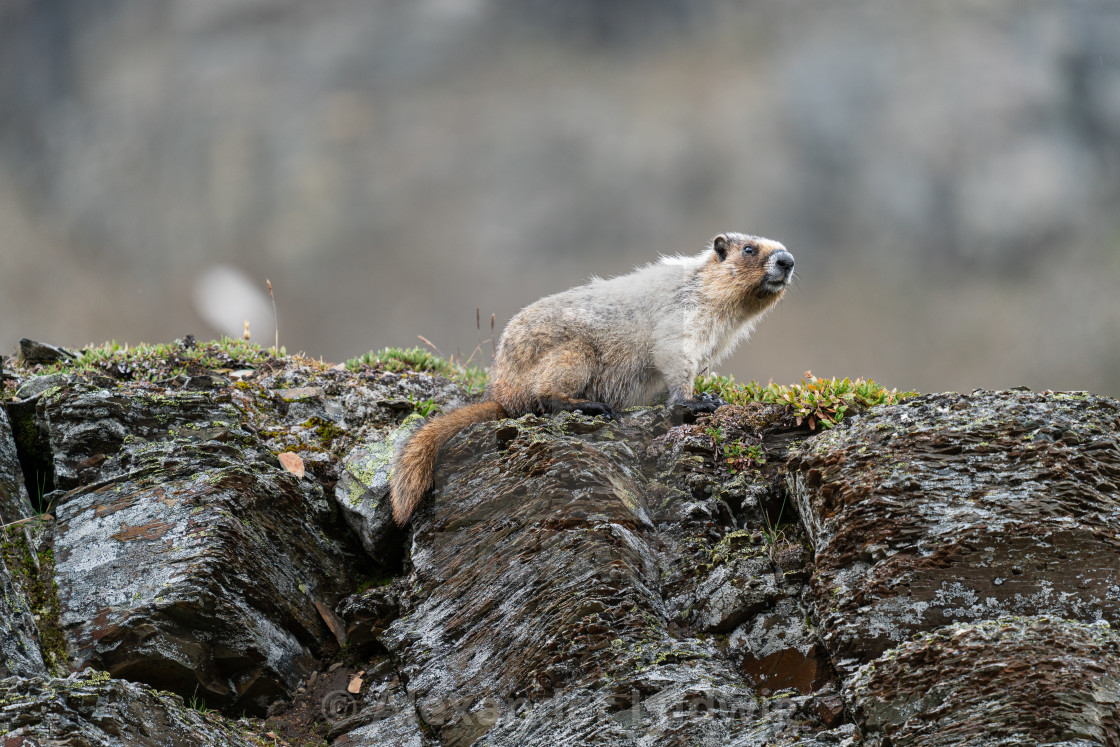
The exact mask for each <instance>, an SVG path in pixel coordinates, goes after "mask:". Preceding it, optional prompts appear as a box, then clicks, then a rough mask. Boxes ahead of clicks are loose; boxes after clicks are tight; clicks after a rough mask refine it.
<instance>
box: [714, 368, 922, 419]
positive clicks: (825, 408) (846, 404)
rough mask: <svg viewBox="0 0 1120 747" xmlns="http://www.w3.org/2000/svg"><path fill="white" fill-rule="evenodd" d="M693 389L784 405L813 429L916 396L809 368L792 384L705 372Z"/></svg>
mask: <svg viewBox="0 0 1120 747" xmlns="http://www.w3.org/2000/svg"><path fill="white" fill-rule="evenodd" d="M696 391H697V393H699V394H714V395H716V396H718V397H720V398H722V399H724V400H725V401H727V402H729V403H731V404H733V405H745V404H749V403H751V402H761V403H764V404H772V405H781V406H784V407H786V408H788V409H789V410H790V412H792V414H793V415H794V417H795V418H796V422H797V424H798V425H801V423H802V422H807V423H808V424H809V428H810V430H816V428H817V426H818V425H820V427H821V428H824V429H828V428H832V427H833V426H835V425H836V424H837V423H839V422H840V421H841V420H843V419H844V417H845V416H846V415H850V414H853V413H855V412H858V411H861V410H865V409H867V408H869V407H874V406H876V405H888V404H894V403H896V402H901V401H902V400H904V399H907V398H909V397H915V396H917V392H899V391H898V390H897V389H887V388H886V387H884V386H882V385H881V384H878V383H876V382H875V381H872V380H871V379H856V380H854V381H853V380H852V379H849V378H844V379H822V378H818V377H816V376H813V374H812V372H811V371H806V372H805V376H804V377H803V378H802V379H801V383H800V384H794V385H792V386H784V385H781V384H768V385H766V386H762V385H761V384H759V383H758V382H757V381H750V382H747V383H745V384H738V383H736V382H735V379H734V377H732V376H719V375H717V374H708V375H706V376H701V377H699V378H697V379H696Z"/></svg>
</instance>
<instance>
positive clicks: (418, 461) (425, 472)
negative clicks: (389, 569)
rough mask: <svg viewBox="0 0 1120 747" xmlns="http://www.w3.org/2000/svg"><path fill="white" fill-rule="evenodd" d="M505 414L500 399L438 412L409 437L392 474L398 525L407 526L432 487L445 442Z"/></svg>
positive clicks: (391, 489)
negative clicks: (476, 425)
mask: <svg viewBox="0 0 1120 747" xmlns="http://www.w3.org/2000/svg"><path fill="white" fill-rule="evenodd" d="M504 417H506V411H505V410H504V409H502V406H501V405H499V404H498V403H497V402H479V403H477V404H473V405H467V406H466V407H460V408H459V409H458V410H452V411H451V412H449V413H447V414H446V415H439V416H437V417H435V418H433V419H431V420H429V421H428V422H427V423H425V424H424V425H422V426H421V427H420V429H419V430H418V431H416V432H415V433H413V434H412V435H411V436H409V438H408V441H407V442H406V443H405V445H404V447H403V448H402V449H401V450H400V452H399V453H398V454H397V458H396V463H395V464H394V465H393V471H392V474H391V476H390V477H389V489H390V492H391V494H392V500H393V518H394V519H395V520H396V522H397V524H400V525H401V526H404V525H405V524H406V523H407V522H408V520H409V518H410V517H411V516H412V512H413V511H415V510H416V507H417V506H419V505H420V501H421V499H423V498H424V494H425V493H427V492H428V489H429V488H430V487H432V475H433V474H434V473H435V470H436V459H437V457H439V450H440V449H441V448H442V447H443V445H444V444H445V443H447V442H448V441H450V440H451V438H452V436H454V435H455V434H456V433H458V432H459V431H461V430H463V429H464V428H466V427H467V426H469V425H473V424H474V423H482V422H485V421H487V420H497V419H498V418H504Z"/></svg>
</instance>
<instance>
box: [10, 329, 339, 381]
mask: <svg viewBox="0 0 1120 747" xmlns="http://www.w3.org/2000/svg"><path fill="white" fill-rule="evenodd" d="M285 356H286V351H285V350H284V349H283V348H280V350H279V351H276V350H273V349H271V348H265V347H262V346H260V345H256V344H253V343H250V342H247V341H244V340H234V339H231V338H228V337H223V338H221V339H220V340H211V341H209V342H195V341H193V340H190V339H188V340H175V341H174V342H169V343H158V344H152V345H149V344H140V345H133V346H130V345H127V344H120V343H118V342H116V341H115V340H114V341H111V342H106V343H102V344H100V345H88V346H86V347H85V348H83V349H82V350H81V351H79V352H78V354H77V356H76V357H75V358H73V359H71V360H66V361H61V362H59V363H51V364H46V365H34V366H26V365H24V366H20V367H19V368H20V370H22V371H23V372H24V373H26V374H28V375H42V374H52V373H75V374H79V375H84V376H90V375H102V376H107V377H109V378H111V379H116V380H121V381H161V380H164V379H169V378H172V377H174V376H177V375H179V374H187V375H190V376H195V375H199V374H203V373H211V372H217V373H224V372H230V371H234V370H238V369H257V368H261V367H263V366H267V365H271V364H276V363H277V361H278V360H280V359H281V358H283V357H285ZM292 357H294V358H298V359H299V362H300V363H303V364H307V365H314V366H322V367H326V364H324V363H321V362H320V361H316V360H313V359H309V358H303V357H302V356H298V355H297V356H292ZM16 363H17V366H18V364H19V363H21V362H20V361H19V360H18V359H17V360H16Z"/></svg>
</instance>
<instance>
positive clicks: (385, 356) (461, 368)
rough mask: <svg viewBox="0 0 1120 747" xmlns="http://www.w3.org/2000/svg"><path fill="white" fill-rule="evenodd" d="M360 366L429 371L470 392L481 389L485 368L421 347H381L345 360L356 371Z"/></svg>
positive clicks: (348, 366)
mask: <svg viewBox="0 0 1120 747" xmlns="http://www.w3.org/2000/svg"><path fill="white" fill-rule="evenodd" d="M363 367H368V368H379V369H382V370H384V371H392V372H400V371H407V370H412V371H431V372H433V373H438V374H440V375H441V376H446V377H447V378H449V379H451V380H452V381H454V382H457V383H458V384H461V385H462V386H464V387H466V389H467V391H468V392H470V393H471V394H475V393H478V392H481V391H482V390H483V389H485V388H486V381H487V376H486V371H484V370H482V369H481V368H478V367H477V366H473V365H472V366H468V365H465V364H463V363H460V362H458V361H456V360H455V359H454V358H451V359H450V360H448V359H444V358H442V357H440V356H438V355H436V354H435V353H432V352H430V351H428V350H425V349H424V348H421V347H415V348H383V349H381V350H378V351H377V352H376V353H374V352H369V353H364V354H362V355H359V356H358V357H356V358H351V359H350V360H348V361H346V368H347V369H349V370H350V371H360V370H362V368H363Z"/></svg>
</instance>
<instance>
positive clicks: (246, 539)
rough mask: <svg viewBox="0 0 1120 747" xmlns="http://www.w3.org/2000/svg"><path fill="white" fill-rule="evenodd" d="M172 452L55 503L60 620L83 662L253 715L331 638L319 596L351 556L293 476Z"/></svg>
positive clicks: (345, 572)
mask: <svg viewBox="0 0 1120 747" xmlns="http://www.w3.org/2000/svg"><path fill="white" fill-rule="evenodd" d="M174 447H175V445H174V444H162V445H160V446H158V447H154V448H152V449H151V450H149V451H148V452H147V453H145V454H143V455H138V456H137V457H136V461H135V463H134V464H133V468H132V469H131V470H130V471H129V472H128V473H127V474H125V475H122V476H120V477H117V478H113V479H111V480H107V481H105V482H102V483H99V484H97V485H94V486H90V487H89V488H86V489H82V490H81V491H80V492H78V493H77V494H74V495H70V496H68V498H67V500H65V501H64V502H63V503H62V505H60V506H59V508H58V539H57V543H56V550H55V552H56V558H57V562H58V566H57V573H58V579H59V589H60V599H61V603H62V625H63V627H64V629H65V630H66V631H67V634H68V636H69V638H70V642H71V648H72V650H73V655H74V658H75V660H76V661H77V662H78V663H79V664H89V665H92V666H96V667H99V668H103V669H106V670H108V671H109V672H111V673H112V674H113V675H114V676H120V677H127V678H129V679H135V680H140V681H143V682H148V683H150V684H153V685H156V686H160V687H165V688H169V689H173V690H176V691H178V692H193V691H194V690H195V689H196V688H197V689H198V692H200V693H203V697H206V698H207V699H208V700H209V701H210V702H212V703H219V704H221V703H224V704H233V703H236V704H238V705H239V706H240V707H248V708H250V709H257V710H260V709H263V708H264V707H265V706H267V704H268V703H269V702H271V701H272V700H274V699H275V698H276V697H279V696H281V695H283V694H284V693H286V692H288V691H289V690H290V689H291V688H293V687H294V686H295V684H296V683H297V682H298V680H299V679H300V678H301V677H302V676H304V675H306V674H307V673H308V672H309V671H310V666H311V664H312V661H313V659H314V658H315V656H316V655H317V653H318V651H319V650H320V649H321V647H322V646H323V644H324V643H325V642H327V641H328V640H331V639H332V635H331V633H330V631H329V629H328V628H327V626H326V624H325V623H324V620H323V619H322V617H321V615H320V613H319V611H318V609H317V607H316V602H320V603H324V602H325V603H326V604H327V605H328V606H329V605H330V604H332V602H333V600H334V599H337V598H338V597H339V596H340V592H341V590H343V589H345V588H347V587H348V585H349V584H348V581H349V579H351V578H352V575H353V569H352V568H353V566H354V559H353V556H350V555H349V554H348V553H346V552H345V551H344V549H343V548H342V547H340V546H339V545H338V544H337V543H334V542H332V541H330V540H329V539H328V538H327V537H325V536H324V535H323V534H322V531H321V530H319V529H318V528H317V527H316V526H315V524H314V522H313V517H314V512H313V510H312V508H311V506H310V505H309V502H308V501H307V500H306V497H305V495H304V493H303V491H302V490H301V489H300V486H299V485H298V483H297V481H296V480H295V478H293V477H292V476H290V475H287V474H285V473H283V472H281V471H280V470H278V469H275V468H271V467H268V466H267V465H254V466H246V465H245V463H244V461H243V458H242V454H241V453H240V452H239V451H238V450H236V449H233V448H229V447H225V448H223V447H222V446H221V445H219V444H212V445H209V446H208V447H207V448H205V449H203V448H198V449H192V450H190V451H189V452H186V453H189V454H190V456H191V458H190V459H189V460H181V459H177V458H173V457H179V456H182V455H184V452H183V451H177V450H175V448H174Z"/></svg>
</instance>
